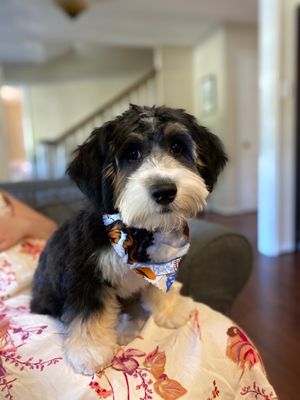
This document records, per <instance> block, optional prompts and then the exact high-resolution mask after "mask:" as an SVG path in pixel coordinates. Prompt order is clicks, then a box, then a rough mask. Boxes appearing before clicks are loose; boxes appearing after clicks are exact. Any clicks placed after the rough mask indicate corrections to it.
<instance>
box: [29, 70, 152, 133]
mask: <svg viewBox="0 0 300 400" xmlns="http://www.w3.org/2000/svg"><path fill="white" fill-rule="evenodd" d="M145 72H146V71H145V70H144V71H143V70H142V71H139V72H138V71H135V72H132V73H127V74H122V73H121V71H120V72H119V74H116V75H111V76H105V77H102V78H94V79H85V80H83V79H82V80H74V81H68V82H57V83H49V84H48V83H46V84H37V85H30V86H29V87H28V91H27V95H28V99H29V102H30V109H31V124H32V129H33V132H34V137H35V139H36V140H40V139H46V138H55V137H57V136H59V135H60V134H61V133H62V132H63V131H64V130H66V129H68V128H70V127H71V126H72V125H74V124H76V123H77V122H79V121H80V120H82V119H83V118H85V117H86V116H87V115H89V114H90V113H91V112H93V111H95V110H97V109H98V108H99V107H101V106H102V105H103V104H104V103H105V102H107V101H108V100H111V99H112V98H113V97H115V96H116V95H118V94H119V93H120V92H121V91H122V90H124V89H125V88H127V87H129V86H130V85H132V84H133V83H134V82H135V81H136V80H137V79H139V78H140V77H141V76H142V75H143V74H144V73H145Z"/></svg>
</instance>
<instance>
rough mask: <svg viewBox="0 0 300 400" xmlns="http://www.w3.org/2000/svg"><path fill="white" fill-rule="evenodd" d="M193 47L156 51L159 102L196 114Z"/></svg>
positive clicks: (168, 47)
mask: <svg viewBox="0 0 300 400" xmlns="http://www.w3.org/2000/svg"><path fill="white" fill-rule="evenodd" d="M193 63H194V49H193V48H192V47H175V46H164V47H161V48H159V49H156V52H155V66H156V69H157V72H158V91H159V97H160V98H159V102H160V104H164V105H166V106H169V107H175V108H184V109H186V110H187V111H188V112H191V113H194V99H193V90H194V89H193V85H194V79H193Z"/></svg>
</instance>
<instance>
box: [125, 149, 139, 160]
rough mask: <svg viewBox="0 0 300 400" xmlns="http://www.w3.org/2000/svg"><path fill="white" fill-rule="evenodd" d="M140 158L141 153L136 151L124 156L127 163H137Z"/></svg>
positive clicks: (132, 150)
mask: <svg viewBox="0 0 300 400" xmlns="http://www.w3.org/2000/svg"><path fill="white" fill-rule="evenodd" d="M141 157H142V154H141V152H140V151H139V150H138V149H131V150H129V151H128V153H127V154H126V158H127V160H129V161H137V160H139V159H140V158H141Z"/></svg>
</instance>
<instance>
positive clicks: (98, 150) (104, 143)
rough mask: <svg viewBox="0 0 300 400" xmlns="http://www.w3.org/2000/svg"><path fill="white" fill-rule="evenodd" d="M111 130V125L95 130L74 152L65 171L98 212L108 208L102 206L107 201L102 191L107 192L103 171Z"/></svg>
mask: <svg viewBox="0 0 300 400" xmlns="http://www.w3.org/2000/svg"><path fill="white" fill-rule="evenodd" d="M112 128H113V127H112V124H111V123H106V124H104V125H103V126H102V127H101V128H96V129H95V130H94V131H93V132H92V133H91V135H90V137H89V138H88V139H87V140H86V141H85V142H84V143H83V144H82V145H80V146H78V148H77V150H75V152H74V158H73V161H72V162H71V163H70V165H69V167H68V169H67V174H68V175H69V176H70V178H71V179H72V180H73V181H74V182H75V183H76V184H77V186H78V187H79V189H80V190H81V191H82V192H83V193H84V194H85V195H86V196H87V198H88V199H89V200H90V201H91V202H92V203H93V204H94V206H96V207H97V209H99V210H102V209H104V208H105V209H106V208H109V206H110V205H108V204H104V203H106V201H104V200H107V198H106V197H107V196H106V193H104V191H105V192H107V186H108V182H107V180H106V179H105V177H104V169H105V168H107V164H108V163H109V154H110V152H109V149H108V135H109V133H110V131H111V130H112ZM111 195H112V191H111Z"/></svg>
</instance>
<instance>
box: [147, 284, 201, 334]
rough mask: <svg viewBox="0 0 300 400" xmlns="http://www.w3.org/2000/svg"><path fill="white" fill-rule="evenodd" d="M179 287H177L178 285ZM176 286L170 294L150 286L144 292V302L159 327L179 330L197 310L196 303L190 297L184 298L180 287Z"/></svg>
mask: <svg viewBox="0 0 300 400" xmlns="http://www.w3.org/2000/svg"><path fill="white" fill-rule="evenodd" d="M176 286H177V285H176ZM176 286H175V285H174V286H173V287H172V288H171V290H170V291H169V292H168V293H165V292H163V291H162V290H160V289H158V288H157V287H155V286H153V285H150V286H149V287H147V289H145V291H144V292H143V300H144V304H145V306H146V308H148V309H149V310H150V311H151V312H152V313H153V317H154V321H155V322H156V324H157V325H158V326H161V327H164V328H179V327H180V326H182V325H184V324H185V323H186V322H187V321H188V319H189V318H190V315H191V313H192V312H193V310H194V309H195V303H194V302H193V300H192V299H191V298H190V297H184V296H182V295H181V294H180V293H179V291H180V286H179V285H178V286H179V287H176Z"/></svg>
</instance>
